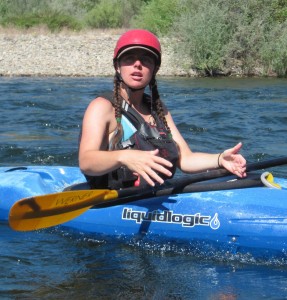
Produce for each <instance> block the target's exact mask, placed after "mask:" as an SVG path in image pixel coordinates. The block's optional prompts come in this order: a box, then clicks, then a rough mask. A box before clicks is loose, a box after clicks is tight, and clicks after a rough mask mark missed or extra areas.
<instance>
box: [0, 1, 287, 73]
mask: <svg viewBox="0 0 287 300" xmlns="http://www.w3.org/2000/svg"><path fill="white" fill-rule="evenodd" d="M0 25H1V26H3V27H9V26H14V27H15V26H16V27H19V28H31V27H34V26H39V25H46V26H47V28H49V29H50V30H51V31H53V32H55V31H60V30H61V29H63V28H68V29H71V30H81V29H85V28H131V27H138V28H139V27H141V28H146V29H149V30H151V31H153V32H155V33H156V34H158V35H159V36H161V37H162V36H169V37H171V38H173V40H174V41H175V42H174V43H173V45H171V46H174V47H175V52H176V53H177V54H179V55H180V56H181V55H182V56H183V57H185V56H186V55H187V56H188V57H189V58H191V60H192V65H187V66H186V68H187V69H191V68H192V69H196V70H198V71H199V72H202V74H204V75H210V76H214V75H217V74H230V73H232V70H233V69H234V68H236V70H237V73H238V70H240V72H241V73H242V74H243V75H252V74H256V73H258V74H265V75H272V74H274V73H275V74H276V75H277V76H282V77H283V76H287V0H240V1H238V0H229V1H226V0H81V1H77V0H0Z"/></svg>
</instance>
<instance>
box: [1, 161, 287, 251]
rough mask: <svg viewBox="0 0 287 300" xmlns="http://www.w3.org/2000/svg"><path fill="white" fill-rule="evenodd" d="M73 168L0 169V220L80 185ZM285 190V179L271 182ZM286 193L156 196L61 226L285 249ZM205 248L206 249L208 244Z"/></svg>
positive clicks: (265, 190) (89, 231)
mask: <svg viewBox="0 0 287 300" xmlns="http://www.w3.org/2000/svg"><path fill="white" fill-rule="evenodd" d="M84 181H85V178H84V176H83V175H82V173H81V172H80V170H79V168H77V167H61V166H59V167H44V166H32V167H22V168H14V169H11V168H3V167H2V168H0V193H1V195H2V196H1V199H0V220H1V221H7V220H8V214H9V210H10V208H11V206H12V205H13V204H14V202H15V201H18V200H20V199H22V198H25V197H30V196H35V195H43V194H50V193H55V192H60V191H62V190H63V189H64V188H66V187H68V186H70V185H73V184H77V183H81V182H84ZM276 182H277V183H279V184H280V185H281V186H282V187H284V188H287V180H286V179H283V178H276ZM286 209H287V191H286V190H279V189H271V188H267V187H255V188H243V189H232V190H225V191H212V192H195V193H185V194H175V195H168V196H160V197H154V198H149V199H142V200H137V201H133V202H129V203H122V204H118V205H115V206H111V207H103V208H92V209H89V210H88V211H86V212H85V213H83V214H82V215H80V216H79V217H77V218H75V219H73V220H71V221H69V222H67V223H65V224H63V225H62V226H61V227H62V228H68V229H72V230H76V231H77V232H83V233H86V234H96V235H101V236H111V237H116V238H122V239H130V238H135V237H136V238H140V239H146V240H150V241H167V242H171V243H173V242H174V243H186V244H192V245H194V246H196V247H199V245H201V247H203V248H204V249H207V248H208V247H212V248H214V247H215V248H219V249H222V250H227V251H232V252H235V253H237V252H252V253H261V254H262V253H266V251H267V252H269V253H272V255H273V254H274V253H276V255H278V254H279V255H283V256H284V257H285V256H286V251H287V216H286V211H287V210H286ZM208 245H209V246H208Z"/></svg>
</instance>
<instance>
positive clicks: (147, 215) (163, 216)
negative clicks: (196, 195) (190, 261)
mask: <svg viewBox="0 0 287 300" xmlns="http://www.w3.org/2000/svg"><path fill="white" fill-rule="evenodd" d="M122 219H123V220H133V221H135V222H136V223H138V224H140V223H142V222H160V223H170V224H180V225H181V226H183V227H194V226H209V227H210V228H211V229H214V230H216V229H218V228H219V227H220V221H219V219H218V213H215V214H214V216H213V217H212V216H206V215H201V214H200V213H196V214H194V215H183V214H175V213H174V212H173V211H171V210H164V211H162V212H159V211H158V210H154V211H151V212H145V211H137V210H132V209H131V208H126V207H125V208H124V209H123V213H122Z"/></svg>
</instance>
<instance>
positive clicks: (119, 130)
mask: <svg viewBox="0 0 287 300" xmlns="http://www.w3.org/2000/svg"><path fill="white" fill-rule="evenodd" d="M120 85H121V80H120V78H119V75H118V74H117V73H116V74H115V76H114V107H115V117H116V121H117V127H116V129H115V132H114V134H113V136H112V139H111V141H110V144H109V150H115V149H116V148H117V145H118V144H119V143H120V141H121V139H122V137H123V126H122V124H121V119H122V112H121V107H122V97H121V96H120Z"/></svg>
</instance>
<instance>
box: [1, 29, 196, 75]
mask: <svg viewBox="0 0 287 300" xmlns="http://www.w3.org/2000/svg"><path fill="white" fill-rule="evenodd" d="M120 34H121V32H116V31H115V32H111V31H109V32H107V31H88V32H78V33H71V32H61V33H58V34H52V33H48V32H46V31H45V30H44V31H41V30H37V31H27V32H23V31H21V32H19V31H13V30H9V31H7V30H2V31H0V75H1V76H112V75H113V74H114V70H113V66H112V57H113V49H114V47H115V44H116V41H117V39H118V38H119V36H120ZM161 44H162V53H163V57H162V67H161V69H160V71H159V75H162V76H186V75H188V76H193V75H195V74H193V72H186V71H185V70H184V67H183V66H184V65H186V63H187V61H186V59H182V58H180V57H176V55H175V54H174V50H173V49H172V48H171V41H170V40H168V39H163V40H161Z"/></svg>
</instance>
